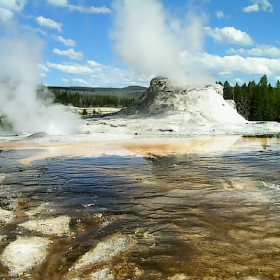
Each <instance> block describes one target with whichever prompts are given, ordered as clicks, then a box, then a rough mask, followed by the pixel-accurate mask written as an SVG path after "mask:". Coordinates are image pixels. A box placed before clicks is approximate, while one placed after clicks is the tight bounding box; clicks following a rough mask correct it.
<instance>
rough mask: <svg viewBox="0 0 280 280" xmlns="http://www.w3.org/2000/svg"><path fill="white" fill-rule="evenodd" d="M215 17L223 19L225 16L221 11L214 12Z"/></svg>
mask: <svg viewBox="0 0 280 280" xmlns="http://www.w3.org/2000/svg"><path fill="white" fill-rule="evenodd" d="M216 17H217V18H219V19H221V18H224V17H225V14H224V12H223V11H217V12H216Z"/></svg>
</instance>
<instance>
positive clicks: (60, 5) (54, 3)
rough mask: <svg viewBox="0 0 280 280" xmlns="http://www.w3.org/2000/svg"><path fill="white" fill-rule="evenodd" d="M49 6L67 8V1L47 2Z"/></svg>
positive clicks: (51, 0) (54, 0)
mask: <svg viewBox="0 0 280 280" xmlns="http://www.w3.org/2000/svg"><path fill="white" fill-rule="evenodd" d="M47 2H49V4H52V5H55V6H59V7H67V6H68V0H47Z"/></svg>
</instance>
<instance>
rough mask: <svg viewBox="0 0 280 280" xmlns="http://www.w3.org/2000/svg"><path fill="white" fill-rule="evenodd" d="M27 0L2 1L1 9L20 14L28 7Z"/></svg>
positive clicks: (0, 1)
mask: <svg viewBox="0 0 280 280" xmlns="http://www.w3.org/2000/svg"><path fill="white" fill-rule="evenodd" d="M26 3H27V1H26V0H0V7H1V8H3V9H7V10H9V11H12V12H16V13H19V12H21V11H22V10H23V8H24V6H25V5H26Z"/></svg>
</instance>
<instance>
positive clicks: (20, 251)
mask: <svg viewBox="0 0 280 280" xmlns="http://www.w3.org/2000/svg"><path fill="white" fill-rule="evenodd" d="M50 243H51V241H50V240H48V239H47V238H44V237H18V239H17V240H16V241H14V242H12V243H10V244H9V245H8V246H7V247H6V248H5V250H4V252H3V254H2V256H1V259H0V260H1V262H2V263H3V264H4V265H5V266H7V267H8V268H9V270H10V275H11V276H16V275H22V274H23V273H25V272H27V271H29V270H30V269H32V268H33V267H34V266H36V265H39V264H41V263H43V262H44V260H45V259H46V257H47V249H48V246H49V244H50Z"/></svg>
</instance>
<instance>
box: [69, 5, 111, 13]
mask: <svg viewBox="0 0 280 280" xmlns="http://www.w3.org/2000/svg"><path fill="white" fill-rule="evenodd" d="M68 7H69V9H70V10H71V11H79V12H81V13H90V14H111V13H112V11H111V10H110V9H109V8H107V7H105V6H103V7H94V6H91V7H84V6H75V5H69V6H68Z"/></svg>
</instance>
